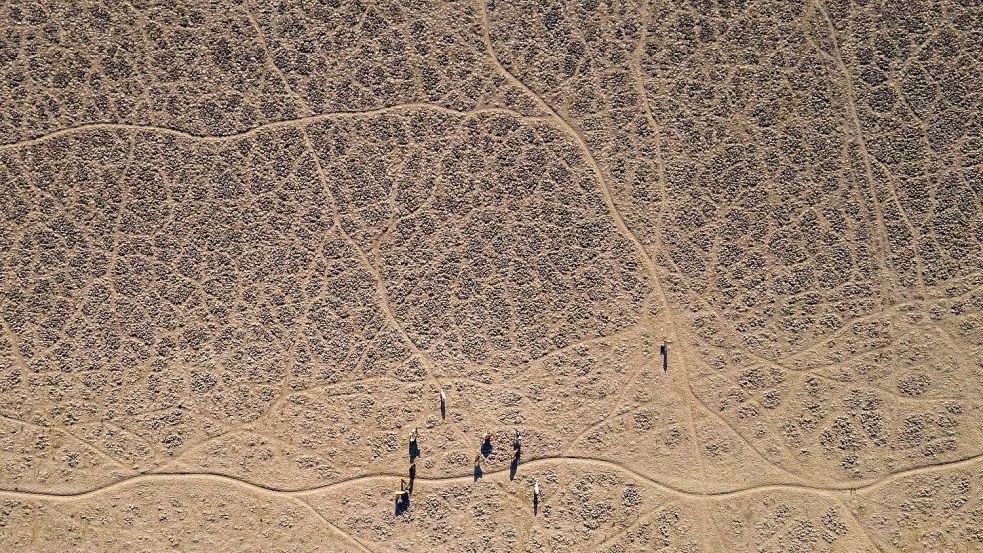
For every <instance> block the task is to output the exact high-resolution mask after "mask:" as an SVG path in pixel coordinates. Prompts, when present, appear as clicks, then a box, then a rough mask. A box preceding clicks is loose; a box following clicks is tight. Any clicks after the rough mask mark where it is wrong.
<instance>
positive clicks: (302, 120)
mask: <svg viewBox="0 0 983 553" xmlns="http://www.w3.org/2000/svg"><path fill="white" fill-rule="evenodd" d="M413 110H431V111H437V112H440V113H444V114H447V115H452V116H454V117H474V116H476V115H483V114H490V115H508V116H510V117H515V118H516V119H519V120H522V121H527V122H535V123H543V124H551V123H552V118H550V117H534V116H528V115H523V114H521V113H519V112H517V111H514V110H511V109H507V108H491V107H487V108H478V109H474V110H469V111H460V110H456V109H453V108H448V107H444V106H441V105H438V104H429V103H425V102H411V103H407V104H395V105H392V106H385V107H381V108H373V109H367V110H350V111H347V110H346V111H330V112H325V113H318V114H316V115H308V116H305V117H297V118H294V119H283V120H280V121H272V122H270V123H264V124H262V125H257V126H255V127H251V128H249V129H246V130H244V131H240V132H234V133H229V134H216V135H207V134H195V133H191V132H187V131H183V130H181V129H178V128H175V127H165V126H160V125H140V124H131V123H108V122H107V123H86V124H83V125H78V126H75V127H66V128H62V129H58V130H55V131H51V132H49V133H47V134H43V135H41V136H37V137H34V138H29V139H27V140H21V141H18V142H8V143H6V144H0V152H3V151H5V150H14V149H17V148H22V147H25V146H33V145H36V144H40V143H42V142H45V141H47V140H52V139H56V138H62V137H66V136H71V135H73V134H77V133H82V132H87V131H100V130H108V131H130V132H154V133H160V134H167V135H171V136H176V137H179V138H185V139H188V140H194V141H198V142H227V141H230V140H238V139H243V138H249V137H251V136H255V135H257V134H259V133H262V132H264V131H270V130H278V129H289V128H294V127H296V126H299V125H308V124H311V123H317V122H320V121H327V120H331V119H341V118H345V117H371V116H373V115H385V114H387V113H398V112H402V111H413Z"/></svg>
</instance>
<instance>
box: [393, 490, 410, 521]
mask: <svg viewBox="0 0 983 553" xmlns="http://www.w3.org/2000/svg"><path fill="white" fill-rule="evenodd" d="M409 508H410V494H408V493H406V494H402V495H400V496H399V498H398V499H396V516H399V515H401V514H403V513H405V512H406V511H407V510H409Z"/></svg>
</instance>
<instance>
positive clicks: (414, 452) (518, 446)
mask: <svg viewBox="0 0 983 553" xmlns="http://www.w3.org/2000/svg"><path fill="white" fill-rule="evenodd" d="M446 401H447V400H446V395H445V394H444V391H443V390H440V406H441V411H443V410H444V409H445V405H446ZM419 437H420V429H419V428H415V427H414V428H413V429H412V430H410V434H409V449H410V469H409V475H408V476H409V479H408V480H407V479H406V478H400V479H399V491H398V492H396V508H397V512H398V511H399V510H400V508H401V507H404V508H405V506H406V505H407V504H408V503H409V498H410V494H412V493H413V484H414V481H415V480H416V457H417V456H418V455H419V454H420V448H419V446H418V445H417V440H418V439H419ZM481 444H482V445H481V448H480V449H479V450H478V454H477V455H475V456H474V474H475V480H477V479H478V478H479V477H480V476H481V475H482V468H481V462H482V460H484V459H485V458H486V457H487V456H488V454H489V453H490V452H491V446H492V434H491V432H485V435H484V436H483V437H482V440H481ZM521 455H522V433H521V432H520V431H519V430H518V429H517V430H516V431H515V439H514V440H513V441H512V458H511V463H510V467H511V471H512V472H511V474H512V476H513V477H514V476H515V471H516V469H517V468H518V466H519V459H520V457H521ZM533 502H534V503H535V504H537V505H538V503H539V482H538V481H537V482H534V483H533Z"/></svg>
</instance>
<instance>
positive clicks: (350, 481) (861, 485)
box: [0, 453, 983, 500]
mask: <svg viewBox="0 0 983 553" xmlns="http://www.w3.org/2000/svg"><path fill="white" fill-rule="evenodd" d="M981 459H983V453H977V454H975V455H972V456H968V457H963V458H961V459H956V460H952V461H945V462H941V463H936V464H932V465H925V466H921V467H916V468H912V469H907V470H902V471H898V472H894V473H890V474H887V475H884V476H881V477H878V478H873V479H865V480H858V481H855V482H850V483H842V484H834V485H830V486H810V485H803V484H793V483H782V482H777V483H772V484H758V485H754V486H748V487H744V488H740V487H738V488H726V487H725V488H721V489H717V490H711V491H700V490H698V489H691V488H685V487H682V486H679V485H676V484H670V483H667V482H665V481H663V480H659V479H657V478H655V477H653V476H650V475H647V474H644V473H642V472H639V471H637V470H635V469H632V468H629V467H627V466H625V465H624V464H622V463H618V462H615V461H610V460H607V459H598V458H593V457H581V456H576V455H556V456H543V457H535V458H532V459H530V460H528V461H524V462H522V463H521V464H520V468H522V469H529V468H532V467H538V466H548V465H556V464H560V465H567V466H570V465H582V466H588V467H593V468H595V469H596V468H607V469H610V470H615V471H618V472H622V473H625V474H627V475H629V476H631V477H632V478H634V479H635V480H638V481H640V482H643V483H646V484H648V485H650V486H652V487H654V488H656V489H658V490H660V491H662V492H665V493H668V494H671V495H674V496H677V497H680V498H684V499H694V500H702V499H727V498H732V497H743V496H748V495H754V494H757V493H763V492H769V491H785V492H793V493H805V494H810V495H819V496H825V497H837V496H839V495H843V494H856V493H863V492H867V491H872V490H875V489H878V488H880V487H883V486H885V485H888V484H890V483H892V482H895V481H897V480H901V479H904V478H908V477H911V476H918V475H922V474H931V473H934V472H940V471H944V470H953V469H960V468H965V467H968V466H971V465H974V464H975V463H977V462H979V461H980V460H981ZM509 472H510V467H508V466H506V467H503V468H501V469H497V470H493V471H486V472H484V475H483V477H482V480H487V479H491V478H508V476H509ZM404 477H405V474H403V473H402V472H398V473H397V472H393V473H375V474H368V475H363V476H354V477H351V478H346V479H343V480H339V481H337V482H332V483H330V484H323V485H318V486H312V487H308V488H282V487H278V486H270V485H266V484H258V483H255V482H250V481H248V480H245V479H242V478H237V477H234V476H229V475H225V474H219V473H213V472H160V473H150V474H139V475H135V476H130V477H128V478H123V479H121V480H117V481H115V482H111V483H109V484H105V485H102V486H98V487H95V488H92V489H89V490H85V491H81V492H70V493H59V492H41V491H28V490H18V489H14V490H11V489H2V490H0V495H3V496H8V497H14V498H21V499H44V500H76V499H83V498H87V497H92V496H95V495H98V494H101V493H108V492H110V491H113V490H117V489H121V488H125V487H127V486H130V485H135V484H139V483H142V482H174V481H179V480H195V481H211V482H215V483H222V484H232V485H236V486H239V487H241V488H244V489H246V490H249V491H252V492H254V493H259V494H266V495H272V496H277V497H305V496H311V495H316V494H319V493H325V492H329V491H331V490H334V489H337V488H341V487H343V486H348V485H356V484H360V483H365V482H372V481H377V480H398V479H399V478H404ZM416 481H417V482H420V483H429V484H451V483H467V484H472V485H475V486H480V485H482V484H481V481H479V482H477V483H475V482H474V480H473V475H472V474H471V473H468V474H464V475H456V476H439V477H425V476H418V477H417V478H416Z"/></svg>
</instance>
